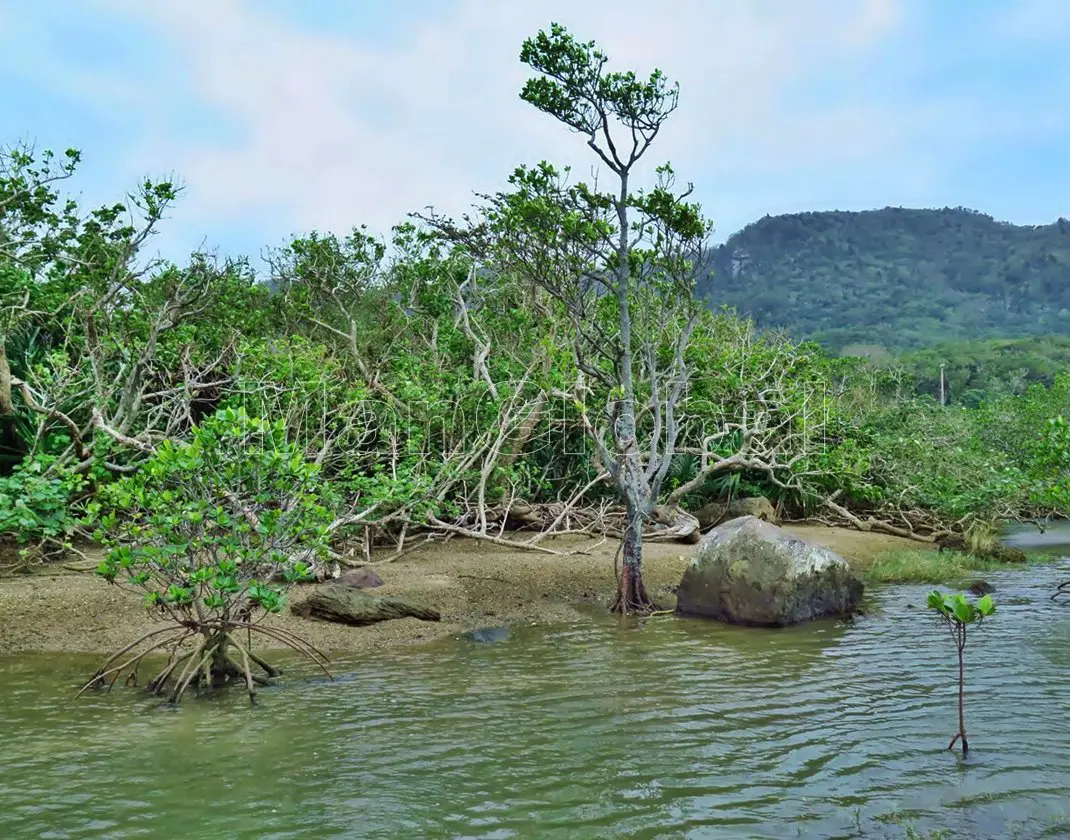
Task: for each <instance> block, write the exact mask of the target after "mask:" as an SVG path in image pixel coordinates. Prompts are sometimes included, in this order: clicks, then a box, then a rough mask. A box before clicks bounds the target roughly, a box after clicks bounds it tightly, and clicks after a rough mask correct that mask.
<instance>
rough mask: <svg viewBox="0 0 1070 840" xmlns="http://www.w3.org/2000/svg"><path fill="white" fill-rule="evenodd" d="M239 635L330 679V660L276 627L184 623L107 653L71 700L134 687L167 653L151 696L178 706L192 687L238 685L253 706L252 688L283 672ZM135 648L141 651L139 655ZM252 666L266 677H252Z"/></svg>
mask: <svg viewBox="0 0 1070 840" xmlns="http://www.w3.org/2000/svg"><path fill="white" fill-rule="evenodd" d="M239 630H246V631H248V632H249V634H250V638H251V636H252V633H260V634H262V635H264V636H266V637H267V638H269V639H273V640H275V641H278V642H281V643H282V644H283V645H285V646H286V647H289V648H291V649H292V650H294V651H296V652H297V653H300V654H301V655H302V656H304V657H306V658H307V659H310V660H312V661H313V662H314V663H315V664H316V666H317V667H319V669H320V670H321V671H323V672H324V673H325V674H326V675H327V677H328V679H331V680H333V679H334V676H333V675H332V674H331V672H330V670H328V668H327V664H328V663H329V661H330V660H329V659H328V658H327V656H326V654H324V653H323V652H322V651H320V650H318V649H317V648H316V647H314V646H313V645H312V644H310V643H309V642H307V641H305V640H304V639H302V638H301V637H300V636H297V635H296V634H294V633H291V632H290V631H288V630H283V629H281V628H278V627H264V626H262V625H260V624H254V623H251V622H248V621H221V620H208V621H183V622H182V623H181V624H180V625H178V626H175V625H172V626H169V627H164V628H160V629H157V630H152V631H149V632H148V633H145V634H143V635H141V636H139V637H138V638H137V639H135V640H134V641H132V642H131V643H130V644H128V645H126V646H125V647H123V648H122V649H121V650H119V651H117V652H116V653H114V654H112V655H111V656H109V657H108V659H107V660H105V662H104V664H103V665H101V666H100V668H98V669H97V672H96V673H95V674H94V675H93V678H92V679H91V680H89V682H87V683H86V684H85V685H84V686H82V688H81V690H80V691H79V692H78V693H77V694H76V695H75V699H77V697H80V696H81V695H82V694H83V693H84V692H85V691H87V690H88V689H89V688H91V687H93V686H97V685H107V686H108V687H109V688H110V687H112V686H114V684H115V682H116V681H117V680H118V679H119V678H120V677H121V676H123V675H124V674H126V675H127V676H126V683H127V684H128V685H130V684H135V685H136V684H137V679H138V669H139V666H140V665H141V663H142V661H143V660H144V659H145V657H147V656H149V655H150V654H153V653H158V652H159V653H167V654H168V656H167V662H166V664H165V665H164V666H163V667H162V668H161V670H160V671H159V672H158V673H157V674H156V675H155V676H154V677H153V678H152V679H151V680H150V681H149V683H148V684H147V685H146V690H147V691H148V692H149V693H151V694H156V695H162V694H165V693H167V695H168V697H167V702H170V703H171V704H177V703H178V702H179V701H180V700H181V699H182V697H183V696H184V695H185V694H186V692H187V691H189V689H190V687H191V686H194V687H197V689H198V691H200V690H201V689H204V690H209V689H212V688H215V687H216V686H222V685H226V684H227V683H228V682H231V681H241V682H243V683H244V684H245V688H246V690H247V691H248V692H249V697H250V700H251V701H253V702H255V700H254V698H255V694H256V686H270V685H272V684H273V681H274V680H276V679H277V678H278V677H279V676H280V675H281V674H282V671H281V670H280V669H278V668H276V667H274V666H272V665H271V664H270V663H268V662H266V661H265V660H264V659H263V658H261V657H260V656H258V655H256V654H255V653H253V651H252V648H251V646H248V645H244V644H242V643H241V642H239V641H238V639H237V638H236V633H237V631H239ZM191 636H194V637H198V638H197V641H196V643H195V644H194V645H193V646H192V649H190V650H186V651H182V650H181V648H182V646H183V643H184V642H186V641H187V640H188V639H190V637H191ZM139 647H140V648H142V649H141V650H139ZM253 663H255V664H256V665H257V666H258V667H259V668H260V669H261V670H262V671H263V672H264V674H265V675H266V676H262V675H261V674H260V673H254V672H253Z"/></svg>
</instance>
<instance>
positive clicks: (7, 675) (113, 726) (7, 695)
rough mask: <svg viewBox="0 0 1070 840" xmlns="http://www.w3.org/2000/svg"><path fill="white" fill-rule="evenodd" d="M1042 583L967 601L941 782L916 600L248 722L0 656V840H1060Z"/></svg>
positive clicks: (235, 703)
mask: <svg viewBox="0 0 1070 840" xmlns="http://www.w3.org/2000/svg"><path fill="white" fill-rule="evenodd" d="M1068 568H1070V566H1068V564H1065V563H1064V564H1062V567H1061V568H1058V567H1047V568H1042V569H1038V570H1036V571H1035V572H1032V573H1030V576H1029V578H1028V579H1025V578H1024V576H1022V575H1018V576H1012V575H1002V576H999V575H997V576H993V578H992V582H993V583H995V585H996V586H997V591H998V593H999V597H1000V599H1001V603H1003V604H1005V606H1001V607H1000V611H999V613H998V615H997V616H996V618H995V619H994V620H993V621H992V622H991V623H990V624H986V625H985V626H983V627H982V628H980V629H979V631H977V632H976V633H975V634H974V638H973V640H972V641H971V644H970V647H969V648H968V650H967V656H968V696H967V727H968V731H969V732H970V735H971V744H972V746H973V752H972V753H971V755H970V757H969V759H968V760H967V761H962V760H961V759H960V758H959V757H958V756H957V755H955V754H951V753H948V752H947V750H946V749H945V747H946V745H947V741H948V740H949V739H950V736H951V734H952V733H953V731H954V730H955V728H956V723H957V722H956V719H955V695H956V690H957V689H956V682H955V680H956V670H955V666H954V649H953V647H952V645H951V642H950V640H949V639H948V638H947V636H946V634H942V633H941V632H940V629H939V627H938V626H937V625H935V623H934V621H933V619H932V618H931V617H929V616H927V615H926V614H925V613H924V611H923V610H922V609H920V608H918V607H916V606H915V607H910V606H909V605H911V604H914V605H918V604H922V603H924V598H925V594H926V588H924V587H899V588H886V589H884V590H881V591H878V592H875V593H871V594H870V595H869V596H868V606H869V610H868V613H867V617H865V618H864V619H862V620H859V621H857V622H855V623H853V624H850V623H832V622H827V623H821V624H816V625H810V626H807V627H802V628H790V629H785V630H780V631H764V630H742V629H739V628H731V627H724V626H721V625H718V624H714V623H708V622H701V621H683V620H675V619H655V620H652V621H650V622H647V623H645V624H644V625H643V626H642V627H640V628H638V629H622V628H620V627H619V626H618V625H617V624H616V623H615V622H614V621H612V620H611V619H609V618H607V617H605V616H603V615H601V614H597V615H595V614H593V615H592V618H591V620H589V621H585V622H581V623H577V624H575V625H571V626H555V627H550V628H546V627H541V628H521V629H518V630H517V631H515V632H514V633H512V634H511V635H510V637H509V638H508V639H507V640H505V641H503V642H500V643H496V644H490V645H479V644H472V643H471V642H468V641H464V640H459V639H458V640H447V641H444V642H438V643H433V644H430V645H427V646H426V647H424V648H421V649H418V650H414V651H412V652H407V653H404V654H398V653H394V654H391V655H389V656H383V657H381V658H378V659H374V658H368V659H355V660H353V661H351V662H347V663H343V664H342V667H340V668H339V671H340V672H345V671H346V670H349V671H350V672H351V673H352V675H353V676H352V677H350V676H349V675H348V674H345V675H343V677H342V678H341V679H339V681H338V682H337V683H335V684H329V683H326V682H324V681H323V680H321V679H319V678H318V677H316V676H315V675H314V674H312V673H311V672H310V671H309V672H306V671H301V670H300V668H298V669H296V670H295V672H294V674H293V675H291V676H290V678H289V679H288V682H287V683H286V684H285V686H282V687H279V688H275V689H271V690H268V691H266V692H265V697H264V702H263V703H262V704H260V705H258V706H257V707H256V708H254V709H249V708H248V707H247V706H246V705H245V704H244V703H243V702H242V700H241V698H240V697H238V696H235V697H232V698H226V699H223V700H222V701H216V702H212V703H209V704H193V703H191V704H189V705H188V706H187V707H186V708H184V709H182V710H181V711H180V712H179V713H177V714H175V713H167V712H164V711H161V710H155V709H154V708H153V706H152V705H150V704H147V703H145V702H144V701H143V700H141V699H139V698H138V696H137V695H136V693H134V692H116V693H114V694H112V695H93V696H90V697H86V698H83V700H82V701H79V703H78V704H77V705H74V706H72V705H70V703H69V702H68V701H69V698H70V695H71V690H72V688H73V687H74V686H75V685H76V684H77V681H78V679H79V678H80V677H82V676H84V674H85V673H87V672H89V671H91V670H92V667H93V664H95V663H92V664H90V663H88V662H87V661H85V660H82V659H76V658H63V657H50V658H48V659H35V658H33V657H18V658H9V659H0V674H2V676H3V677H4V679H3V680H0V714H2V715H3V720H4V730H3V731H4V734H5V736H6V737H5V739H4V754H3V755H4V760H3V762H2V763H0V818H2V821H3V825H4V836H5V837H13V838H21V837H27V838H30V837H33V838H38V837H57V838H59V837H63V838H82V837H86V838H89V837H108V838H128V837H129V838H133V837H147V838H155V837H160V838H177V837H182V838H186V837H188V838H198V837H213V838H214V837H233V838H245V837H249V838H253V837H256V838H287V839H288V840H289V838H302V837H309V838H313V837H315V838H334V837H337V838H343V837H344V838H351V837H366V838H407V837H414V838H415V837H421V838H422V837H429V838H432V837H435V838H437V837H442V838H480V840H494V839H495V838H521V837H540V838H599V837H613V838H619V837H633V838H722V837H723V838H749V837H772V838H789V837H806V838H811V837H812V838H839V837H843V838H847V837H902V836H905V834H904V833H903V832H904V830H903V829H902V828H901V827H898V828H897V827H896V823H895V820H896V819H898V816H899V815H903V816H906V817H909V818H911V819H914V820H916V821H917V825H918V826H919V827H920V828H925V827H940V828H945V829H950V830H951V831H952V832H954V833H955V834H956V835H957V834H958V833H959V832H961V833H962V834H964V835H967V836H972V837H979V838H985V837H993V838H994V837H1012V836H1015V835H1014V832H1016V831H1018V832H1020V833H1019V835H1018V836H1022V837H1038V836H1051V837H1056V836H1070V833H1065V832H1066V831H1068V829H1067V828H1066V826H1067V825H1070V822H1068V820H1070V816H1068V814H1067V811H1068V810H1070V803H1068V802H1067V799H1066V797H1065V794H1064V792H1065V790H1066V789H1067V787H1068V785H1070V757H1067V756H1066V754H1065V751H1064V749H1063V742H1064V739H1065V734H1064V730H1065V725H1066V720H1067V712H1068V711H1070V673H1068V669H1067V668H1066V667H1065V666H1066V665H1067V664H1070V649H1068V642H1070V609H1066V608H1061V607H1059V606H1058V605H1053V604H1051V602H1050V601H1049V600H1048V597H1047V595H1048V593H1050V591H1051V587H1052V584H1053V582H1054V581H1055V580H1058V579H1062V577H1064V576H1066V575H1067V569H1068ZM1060 821H1062V822H1060ZM1023 827H1024V828H1023ZM1059 832H1064V833H1062V834H1060V833H1059Z"/></svg>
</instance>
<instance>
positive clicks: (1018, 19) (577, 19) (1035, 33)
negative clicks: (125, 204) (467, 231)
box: [0, 0, 1070, 262]
mask: <svg viewBox="0 0 1070 840" xmlns="http://www.w3.org/2000/svg"><path fill="white" fill-rule="evenodd" d="M551 22H557V23H561V24H563V25H564V26H565V27H567V28H568V29H569V31H570V32H572V33H573V34H574V35H575V36H576V37H578V38H580V39H582V40H595V41H597V43H598V44H599V46H600V47H601V48H602V49H603V50H604V52H606V53H607V54H608V55H609V58H610V68H611V69H632V70H635V71H636V72H638V73H639V74H641V75H644V76H645V75H647V74H648V73H649V72H650V71H651V70H653V69H654V68H655V67H657V68H660V69H661V70H663V71H664V72H665V73H666V74H667V75H668V76H669V78H670V79H673V80H676V81H679V83H680V87H681V94H680V106H679V109H678V110H677V112H676V113H675V114H674V115H673V116H672V118H671V119H670V120H669V122H668V123H667V124H666V127H665V128H664V130H663V132H662V134H661V135H660V136H659V138H658V140H657V141H656V143H655V144H654V146H653V147H652V148H651V150H650V152H649V153H648V156H647V158H644V164H645V165H646V166H647V171H649V172H650V173H652V172H653V168H654V167H655V166H656V165H657V164H658V163H661V162H663V161H666V160H668V161H671V163H672V165H673V168H674V169H675V170H676V172H677V176H678V179H679V181H681V182H687V181H690V182H693V183H694V187H695V192H694V198H696V199H697V200H698V201H700V202H701V204H702V206H703V210H704V212H705V214H706V215H707V216H709V217H710V218H711V219H712V220H713V221H714V224H715V226H716V237H715V238H716V239H718V240H720V241H723V240H724V239H725V238H726V237H727V236H729V235H730V234H731V233H733V232H735V231H736V230H738V229H739V228H741V227H743V226H744V225H746V224H748V223H749V222H752V221H755V220H756V219H759V218H761V217H762V216H764V215H766V214H771V215H775V214H779V213H789V212H802V211H807V210H827V209H842V210H863V209H871V208H877V207H884V206H889V205H891V206H906V207H943V206H952V207H955V206H966V207H971V208H974V209H978V210H981V211H983V212H986V213H989V214H991V215H993V216H995V217H996V218H998V219H1003V220H1006V221H1012V222H1016V223H1020V224H1043V223H1047V222H1051V221H1053V220H1055V219H1056V218H1058V217H1060V216H1067V217H1070V2H1067V0H940V2H938V3H937V2H933V0H659V2H658V3H651V2H650V0H583V2H578V1H577V0H562V2H559V1H558V0H511V2H503V1H502V0H361V2H344V1H343V0H305V2H298V0H78V2H75V0H0V91H2V92H3V93H2V100H3V104H2V106H0V144H2V145H5V146H11V145H13V144H17V143H20V142H33V143H35V144H36V146H37V147H38V148H55V149H66V148H68V147H74V148H78V149H80V150H82V152H83V163H82V165H81V168H80V170H79V174H78V176H77V178H76V179H74V180H72V181H70V182H67V185H66V186H67V187H68V188H69V189H70V190H71V191H72V192H73V193H74V194H75V195H78V196H81V198H82V200H83V201H84V202H85V203H86V204H89V205H96V204H102V203H105V202H112V201H114V200H117V199H118V198H121V197H122V196H123V195H124V194H125V193H126V192H127V191H128V190H130V189H132V188H133V187H134V185H135V184H136V183H137V182H138V180H139V179H141V178H144V177H145V176H153V177H171V176H173V177H176V178H177V179H178V180H179V182H180V183H181V184H182V185H183V186H184V191H183V194H182V197H181V199H180V201H179V203H178V204H177V205H176V207H175V208H174V209H173V211H172V212H171V213H170V215H169V217H168V219H166V220H165V222H164V223H163V226H162V227H161V233H160V234H159V235H158V236H157V237H156V238H155V239H153V240H152V242H151V248H152V249H154V250H156V251H158V252H159V253H160V254H162V255H163V256H165V257H168V258H170V259H174V260H176V261H180V262H181V261H182V260H183V259H184V257H185V256H186V255H188V254H189V253H190V251H191V250H194V249H199V248H207V249H210V250H217V251H218V252H219V253H221V254H229V255H240V254H246V255H250V256H254V257H255V256H257V255H259V254H260V253H261V252H262V249H263V248H264V247H275V246H279V245H282V244H284V243H285V242H286V241H287V239H288V238H289V237H291V236H293V235H301V234H305V233H308V232H310V231H312V230H318V231H333V232H336V233H339V234H344V233H346V232H347V231H349V230H350V229H352V228H353V227H354V226H357V225H361V224H365V225H368V227H369V228H371V229H372V230H373V231H376V232H380V233H385V232H387V231H388V230H389V229H390V227H391V226H392V225H394V224H396V223H398V222H402V221H404V220H405V219H406V217H407V214H408V213H410V212H413V211H422V210H424V209H425V208H426V207H427V206H428V205H433V206H434V207H435V209H436V210H437V211H439V212H444V213H447V214H450V215H455V216H456V215H459V214H461V213H463V212H465V211H466V210H468V209H470V207H471V206H472V204H473V202H474V201H475V196H474V194H475V193H480V192H482V193H486V192H493V191H495V190H498V189H502V188H504V187H505V185H506V179H507V178H508V175H509V174H510V173H511V172H512V170H513V169H514V168H515V167H516V166H518V165H520V164H534V163H537V162H538V161H540V160H543V159H546V160H550V161H552V162H554V163H556V164H558V165H562V166H563V165H570V166H572V167H573V173H574V176H575V177H576V178H577V179H579V178H584V179H586V178H589V177H590V176H591V174H592V167H593V166H594V163H595V159H594V157H593V153H592V152H591V151H590V150H589V149H587V148H586V145H585V142H584V138H583V137H581V136H579V135H576V134H574V133H571V132H570V131H569V130H568V129H567V128H565V127H564V126H562V125H560V124H559V123H557V122H555V121H554V120H553V119H552V118H551V117H548V116H546V115H545V114H542V113H540V112H538V111H537V110H536V109H535V108H533V107H532V106H530V105H528V104H527V103H525V102H523V101H522V100H521V99H520V98H519V91H520V89H521V87H522V86H523V83H524V81H525V80H526V79H527V78H529V77H530V76H531V75H532V71H531V70H530V68H528V67H526V66H524V65H523V64H522V63H521V62H520V61H519V52H520V45H521V43H522V42H523V40H524V38H526V37H528V36H531V35H533V34H535V33H536V32H537V31H538V30H539V29H544V28H548V27H549V25H550V23H551ZM603 177H604V175H603Z"/></svg>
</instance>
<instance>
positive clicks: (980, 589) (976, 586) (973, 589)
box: [968, 578, 996, 595]
mask: <svg viewBox="0 0 1070 840" xmlns="http://www.w3.org/2000/svg"><path fill="white" fill-rule="evenodd" d="M968 591H969V592H970V593H972V594H973V595H989V594H991V593H992V592H995V591H996V587H994V586H993V585H992V584H991V583H989V582H988V581H987V580H981V579H980V578H978V579H977V580H975V581H973V582H972V583H971V584H970V585H969V587H968Z"/></svg>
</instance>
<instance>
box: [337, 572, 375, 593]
mask: <svg viewBox="0 0 1070 840" xmlns="http://www.w3.org/2000/svg"><path fill="white" fill-rule="evenodd" d="M335 583H337V584H339V585H340V586H351V587H353V588H354V589H374V588H375V587H376V586H382V585H383V580H382V578H380V577H379V575H378V574H376V572H375V569H373V568H372V567H371V566H361V567H360V568H359V569H348V570H346V571H344V572H342V574H341V575H339V576H338V578H337V580H335Z"/></svg>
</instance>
